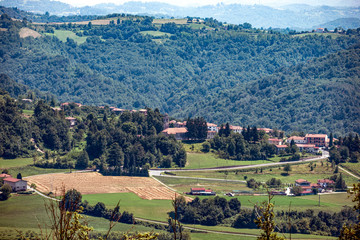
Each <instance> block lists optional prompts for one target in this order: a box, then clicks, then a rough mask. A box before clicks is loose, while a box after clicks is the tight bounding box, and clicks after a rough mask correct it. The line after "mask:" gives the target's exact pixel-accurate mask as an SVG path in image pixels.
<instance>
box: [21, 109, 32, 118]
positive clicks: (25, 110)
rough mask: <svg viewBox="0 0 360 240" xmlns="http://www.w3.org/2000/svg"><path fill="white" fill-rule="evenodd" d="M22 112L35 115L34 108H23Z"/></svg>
mask: <svg viewBox="0 0 360 240" xmlns="http://www.w3.org/2000/svg"><path fill="white" fill-rule="evenodd" d="M22 112H23V113H24V114H26V115H29V116H32V115H34V110H27V109H22Z"/></svg>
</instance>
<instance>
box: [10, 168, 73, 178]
mask: <svg viewBox="0 0 360 240" xmlns="http://www.w3.org/2000/svg"><path fill="white" fill-rule="evenodd" d="M8 170H9V174H10V175H11V176H16V175H17V174H18V173H21V175H22V176H23V177H28V176H32V175H38V174H48V173H63V172H69V169H57V168H39V167H35V166H23V167H15V168H9V169H8Z"/></svg>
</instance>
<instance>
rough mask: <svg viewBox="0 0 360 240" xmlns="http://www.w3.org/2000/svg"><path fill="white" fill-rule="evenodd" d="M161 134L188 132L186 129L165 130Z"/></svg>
mask: <svg viewBox="0 0 360 240" xmlns="http://www.w3.org/2000/svg"><path fill="white" fill-rule="evenodd" d="M162 132H163V133H167V134H177V133H187V132H188V130H187V129H186V128H167V129H165V130H163V131H162Z"/></svg>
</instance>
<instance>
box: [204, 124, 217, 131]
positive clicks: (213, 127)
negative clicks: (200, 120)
mask: <svg viewBox="0 0 360 240" xmlns="http://www.w3.org/2000/svg"><path fill="white" fill-rule="evenodd" d="M206 124H207V128H208V131H215V132H217V131H218V128H217V125H216V124H214V123H206Z"/></svg>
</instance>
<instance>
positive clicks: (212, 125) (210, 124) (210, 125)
mask: <svg viewBox="0 0 360 240" xmlns="http://www.w3.org/2000/svg"><path fill="white" fill-rule="evenodd" d="M206 124H207V126H208V127H217V125H216V124H214V123H206Z"/></svg>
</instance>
